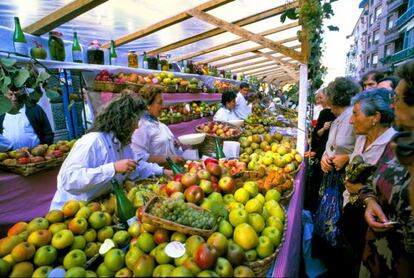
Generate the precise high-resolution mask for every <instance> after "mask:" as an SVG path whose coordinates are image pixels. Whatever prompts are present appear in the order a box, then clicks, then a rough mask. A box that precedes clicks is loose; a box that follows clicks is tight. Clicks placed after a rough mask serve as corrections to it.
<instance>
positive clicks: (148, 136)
mask: <svg viewBox="0 0 414 278" xmlns="http://www.w3.org/2000/svg"><path fill="white" fill-rule="evenodd" d="M163 92H164V90H163V88H162V87H161V86H149V85H146V86H144V87H143V88H142V89H141V90H140V94H141V96H142V98H143V99H144V101H145V102H146V105H147V108H148V111H147V112H145V113H144V114H143V116H142V118H141V119H140V121H139V128H138V129H137V130H135V131H134V133H133V135H132V149H133V150H134V152H135V153H137V154H138V156H139V157H142V158H143V160H145V161H148V162H153V163H158V164H166V163H167V160H166V159H167V157H170V158H171V159H172V160H173V161H174V162H182V161H184V158H183V157H182V156H181V153H182V151H181V150H180V149H179V145H178V143H177V141H176V139H175V137H174V135H173V134H172V132H171V130H170V129H169V128H168V127H167V126H166V125H165V124H163V123H161V122H160V121H159V119H158V117H159V116H160V115H161V111H162V107H163V97H162V93H163Z"/></svg>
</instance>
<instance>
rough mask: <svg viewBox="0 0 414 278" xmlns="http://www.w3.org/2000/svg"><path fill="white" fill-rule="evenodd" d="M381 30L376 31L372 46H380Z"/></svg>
mask: <svg viewBox="0 0 414 278" xmlns="http://www.w3.org/2000/svg"><path fill="white" fill-rule="evenodd" d="M379 39H380V36H379V30H376V31H374V36H373V41H372V44H378V43H379Z"/></svg>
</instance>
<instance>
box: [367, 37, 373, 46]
mask: <svg viewBox="0 0 414 278" xmlns="http://www.w3.org/2000/svg"><path fill="white" fill-rule="evenodd" d="M371 40H372V37H371V35H369V36H368V48H369V47H371Z"/></svg>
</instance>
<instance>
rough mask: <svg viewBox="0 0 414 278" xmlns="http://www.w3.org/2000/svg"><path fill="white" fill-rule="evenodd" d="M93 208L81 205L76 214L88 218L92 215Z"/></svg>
mask: <svg viewBox="0 0 414 278" xmlns="http://www.w3.org/2000/svg"><path fill="white" fill-rule="evenodd" d="M92 212H93V210H92V208H90V207H81V208H80V209H79V210H78V212H77V213H76V214H75V217H79V218H84V219H88V218H89V216H91V214H92Z"/></svg>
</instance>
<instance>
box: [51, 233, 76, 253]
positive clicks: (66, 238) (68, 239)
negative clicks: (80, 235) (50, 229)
mask: <svg viewBox="0 0 414 278" xmlns="http://www.w3.org/2000/svg"><path fill="white" fill-rule="evenodd" d="M74 240H75V237H74V236H73V233H72V231H70V230H67V229H63V230H60V231H58V232H57V233H56V234H54V235H53V237H52V246H53V247H55V248H56V249H63V248H65V247H68V246H71V245H72V243H73V241H74Z"/></svg>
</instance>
